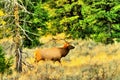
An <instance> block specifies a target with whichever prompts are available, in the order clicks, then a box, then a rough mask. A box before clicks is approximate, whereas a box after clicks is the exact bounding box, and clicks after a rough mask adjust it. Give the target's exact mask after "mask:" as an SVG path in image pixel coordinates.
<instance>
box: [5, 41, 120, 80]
mask: <svg viewBox="0 0 120 80" xmlns="http://www.w3.org/2000/svg"><path fill="white" fill-rule="evenodd" d="M72 44H73V45H74V46H75V49H74V50H71V51H70V53H69V54H68V55H67V56H66V57H65V58H62V60H61V63H59V62H52V61H40V62H39V63H37V64H35V63H34V58H33V57H34V50H35V49H24V50H23V52H24V53H23V61H24V62H25V63H26V64H27V65H29V66H26V65H24V64H23V72H22V73H16V72H15V71H14V66H13V67H12V68H13V73H12V74H11V75H4V80H120V77H119V75H120V43H117V44H112V45H103V44H100V43H95V42H93V41H85V40H74V41H72ZM51 46H62V42H59V41H58V42H52V41H51V42H49V43H47V44H45V45H43V46H41V47H42V48H43V47H51Z"/></svg>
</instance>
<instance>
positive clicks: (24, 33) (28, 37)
mask: <svg viewBox="0 0 120 80" xmlns="http://www.w3.org/2000/svg"><path fill="white" fill-rule="evenodd" d="M17 26H18V27H19V28H20V29H21V30H22V31H23V33H24V35H25V36H26V37H27V38H28V39H29V40H31V41H33V40H32V39H31V38H30V37H29V36H28V35H27V34H26V31H25V30H24V29H23V28H22V27H21V26H20V25H19V24H17Z"/></svg>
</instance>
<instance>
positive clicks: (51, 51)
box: [35, 43, 74, 62]
mask: <svg viewBox="0 0 120 80" xmlns="http://www.w3.org/2000/svg"><path fill="white" fill-rule="evenodd" d="M71 49H74V46H72V45H70V44H68V43H65V44H64V46H63V47H59V48H57V47H53V48H44V49H37V50H36V51H35V62H39V61H40V60H53V61H59V62H60V59H61V58H62V57H65V56H66V55H67V54H68V53H69V51H70V50H71Z"/></svg>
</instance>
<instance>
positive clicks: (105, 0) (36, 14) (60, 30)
mask: <svg viewBox="0 0 120 80" xmlns="http://www.w3.org/2000/svg"><path fill="white" fill-rule="evenodd" d="M16 5H17V6H16ZM16 8H17V9H16ZM15 11H17V12H15ZM119 19H120V0H1V1H0V39H1V40H2V39H4V38H8V39H9V38H11V37H12V38H13V41H14V42H15V44H16V45H20V46H18V47H16V49H18V48H19V50H21V48H25V47H27V48H33V47H37V46H41V45H42V44H43V43H42V42H40V38H41V37H42V36H47V35H53V36H56V35H59V34H64V38H65V39H72V40H92V41H95V42H101V43H103V44H105V45H109V44H111V43H115V42H118V43H119V41H120V20H119ZM62 36H63V35H62ZM17 37H19V38H17ZM53 39H54V38H53ZM17 42H19V43H17ZM78 43H79V42H78ZM85 44H86V43H85ZM2 46H3V45H2ZM1 53H2V50H1ZM86 54H87V53H86ZM1 56H3V54H2V55H1ZM3 58H4V57H2V59H3ZM10 59H11V58H10ZM3 63H4V62H3ZM5 63H6V62H5ZM7 63H8V64H10V65H11V62H9V59H8V62H7ZM78 63H79V62H78ZM10 65H9V66H10ZM6 66H7V68H8V67H9V66H8V65H7V64H6V65H5V67H4V68H6ZM95 67H96V66H95ZM98 71H99V70H98ZM1 72H2V73H4V70H3V71H1ZM106 75H107V74H106ZM102 78H103V77H102Z"/></svg>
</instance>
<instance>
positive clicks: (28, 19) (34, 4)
mask: <svg viewBox="0 0 120 80" xmlns="http://www.w3.org/2000/svg"><path fill="white" fill-rule="evenodd" d="M23 3H24V5H25V6H26V8H27V7H28V8H27V10H28V11H29V12H30V13H29V14H28V13H26V12H24V11H23V12H22V11H21V12H20V20H21V24H20V25H21V26H22V28H23V29H24V30H26V34H27V35H28V36H25V35H24V33H23V32H22V31H21V34H22V35H24V36H25V37H24V42H23V44H24V47H29V48H32V47H35V46H38V45H41V43H40V42H39V37H40V36H41V35H43V31H44V30H45V26H46V24H45V21H47V19H48V18H47V11H45V10H44V9H43V8H42V6H41V5H42V2H41V1H32V0H31V1H27V2H26V1H25V2H24V1H23ZM39 29H41V31H42V32H41V31H39Z"/></svg>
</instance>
